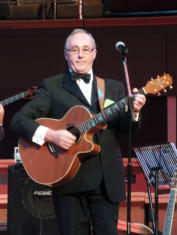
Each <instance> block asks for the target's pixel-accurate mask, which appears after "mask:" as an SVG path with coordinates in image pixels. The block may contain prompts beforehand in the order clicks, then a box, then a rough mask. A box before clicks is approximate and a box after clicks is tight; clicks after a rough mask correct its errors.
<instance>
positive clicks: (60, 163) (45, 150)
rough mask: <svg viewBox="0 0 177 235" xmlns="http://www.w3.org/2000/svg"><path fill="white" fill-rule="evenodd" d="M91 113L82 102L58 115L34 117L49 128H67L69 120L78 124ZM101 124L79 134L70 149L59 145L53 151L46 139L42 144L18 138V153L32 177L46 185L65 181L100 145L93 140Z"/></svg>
mask: <svg viewBox="0 0 177 235" xmlns="http://www.w3.org/2000/svg"><path fill="white" fill-rule="evenodd" d="M90 117H91V114H90V113H89V112H88V110H87V109H86V108H84V107H83V106H75V107H73V108H71V109H70V110H69V111H68V112H67V113H66V115H65V116H64V117H63V118H62V119H60V120H56V119H50V118H41V119H37V120H36V121H37V122H38V123H40V124H41V125H44V126H47V127H49V128H51V129H54V130H57V129H68V126H69V125H71V124H74V125H78V124H80V123H81V122H83V121H85V120H87V119H89V118H90ZM98 130H100V127H95V128H92V129H91V130H90V131H88V132H86V133H84V134H82V135H80V138H79V140H78V141H76V143H75V144H74V145H73V146H72V147H71V148H70V149H69V150H67V151H66V150H63V149H59V148H57V150H58V153H57V154H56V153H55V154H53V153H52V152H51V151H50V150H49V147H48V145H47V143H45V144H44V145H42V146H39V145H37V144H34V143H32V142H30V141H27V140H26V139H24V138H20V139H19V153H20V156H21V160H22V164H23V166H24V168H25V170H26V172H27V173H28V175H29V176H30V178H31V179H32V180H34V181H35V182H37V183H39V184H43V185H47V186H53V187H56V186H59V185H63V184H65V183H67V182H68V181H69V180H71V179H72V178H73V177H74V176H75V174H76V173H77V171H78V169H79V167H80V165H81V162H82V161H83V160H84V158H85V157H86V156H87V155H88V154H89V155H90V154H96V153H98V152H99V151H100V146H99V145H97V144H95V143H93V141H92V137H93V135H94V134H95V133H96V132H97V131H98Z"/></svg>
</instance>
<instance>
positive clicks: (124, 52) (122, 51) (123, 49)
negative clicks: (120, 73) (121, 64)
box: [115, 41, 128, 56]
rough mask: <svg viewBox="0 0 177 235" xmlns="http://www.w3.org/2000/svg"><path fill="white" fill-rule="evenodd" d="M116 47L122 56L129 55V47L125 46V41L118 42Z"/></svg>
mask: <svg viewBox="0 0 177 235" xmlns="http://www.w3.org/2000/svg"><path fill="white" fill-rule="evenodd" d="M115 48H116V50H117V51H118V52H119V53H120V54H121V55H122V56H126V55H128V48H127V47H126V46H125V44H124V43H123V42H121V41H119V42H116V45H115Z"/></svg>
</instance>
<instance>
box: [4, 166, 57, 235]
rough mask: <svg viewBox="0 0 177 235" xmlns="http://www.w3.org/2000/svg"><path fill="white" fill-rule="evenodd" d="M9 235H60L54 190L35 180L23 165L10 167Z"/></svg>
mask: <svg viewBox="0 0 177 235" xmlns="http://www.w3.org/2000/svg"><path fill="white" fill-rule="evenodd" d="M7 221H8V222H7V232H8V235H39V234H40V235H60V232H59V229H58V227H57V223H56V217H55V212H54V206H53V200H52V191H51V188H49V187H47V186H43V185H40V184H37V183H35V182H34V181H32V180H31V179H30V178H29V176H28V175H27V173H26V172H25V170H24V168H23V166H22V164H15V165H10V166H9V168H8V215H7Z"/></svg>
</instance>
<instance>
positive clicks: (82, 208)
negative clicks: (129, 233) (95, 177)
mask: <svg viewBox="0 0 177 235" xmlns="http://www.w3.org/2000/svg"><path fill="white" fill-rule="evenodd" d="M54 206H55V210H56V218H57V223H58V225H59V229H60V232H61V235H91V234H94V235H118V230H117V222H118V207H119V203H111V202H110V201H109V200H108V198H107V195H106V193H105V190H104V188H103V187H102V188H99V189H97V190H92V191H89V192H83V193H77V194H72V195H63V196H54Z"/></svg>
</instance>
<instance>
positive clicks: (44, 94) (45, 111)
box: [11, 73, 139, 202]
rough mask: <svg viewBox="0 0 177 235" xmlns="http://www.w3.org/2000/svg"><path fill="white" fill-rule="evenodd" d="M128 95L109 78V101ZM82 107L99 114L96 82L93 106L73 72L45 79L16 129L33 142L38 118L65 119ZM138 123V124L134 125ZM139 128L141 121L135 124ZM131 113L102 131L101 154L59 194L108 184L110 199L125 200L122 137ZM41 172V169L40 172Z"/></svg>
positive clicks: (16, 122) (18, 115) (15, 119)
mask: <svg viewBox="0 0 177 235" xmlns="http://www.w3.org/2000/svg"><path fill="white" fill-rule="evenodd" d="M124 96H125V94H124V88H123V85H122V83H120V82H118V81H114V80H110V79H109V80H108V79H105V99H110V100H112V101H115V102H117V101H118V100H120V99H122V98H123V97H124ZM75 105H82V106H85V107H86V108H88V110H89V111H90V112H98V111H100V110H99V106H98V99H97V93H96V82H95V79H94V86H93V91H92V106H90V105H89V103H88V102H87V100H86V99H85V97H84V96H83V94H82V92H81V90H80V89H79V87H78V86H77V84H76V83H75V82H73V81H71V79H70V74H69V73H64V74H59V75H56V76H53V77H50V78H47V79H45V80H43V82H42V83H41V87H40V90H39V92H38V93H37V94H36V95H35V97H34V98H33V99H32V100H31V101H30V102H28V103H27V104H26V105H25V106H24V107H23V108H22V109H21V110H20V111H18V112H17V113H16V114H15V115H14V117H13V119H12V122H11V127H12V129H13V130H14V131H15V132H16V133H18V134H19V135H20V136H23V137H25V138H26V139H28V140H30V141H31V140H32V136H33V135H34V132H35V131H36V128H37V127H38V126H39V124H38V123H37V122H36V121H35V119H37V118H42V117H49V118H55V119H61V118H62V117H63V116H64V114H65V113H66V112H67V111H68V110H69V109H70V108H72V107H73V106H75ZM134 124H135V123H134ZM134 126H136V127H138V126H139V122H136V124H135V125H134ZM128 127H129V114H128V113H126V112H121V113H120V114H119V115H118V116H117V117H116V119H115V120H113V121H111V122H110V123H108V128H107V129H106V130H105V131H102V130H101V131H100V132H99V133H98V134H97V136H96V138H95V141H97V142H98V143H99V145H100V146H101V151H100V153H99V155H94V156H93V155H92V156H90V157H88V158H87V159H86V160H84V161H83V163H82V164H81V167H80V168H79V171H78V172H77V174H76V176H74V178H73V179H72V180H70V181H69V182H68V183H66V184H65V185H63V186H60V187H58V188H55V189H54V193H55V194H69V193H77V192H82V191H87V190H92V189H96V188H97V187H98V186H99V185H100V184H101V183H102V182H104V185H105V188H106V192H107V195H108V198H109V199H110V200H111V201H112V202H117V201H121V200H124V199H125V185H124V173H123V162H122V158H121V152H120V148H119V144H118V135H119V133H122V132H127V131H128V129H129V128H128ZM39 170H40V169H39Z"/></svg>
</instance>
